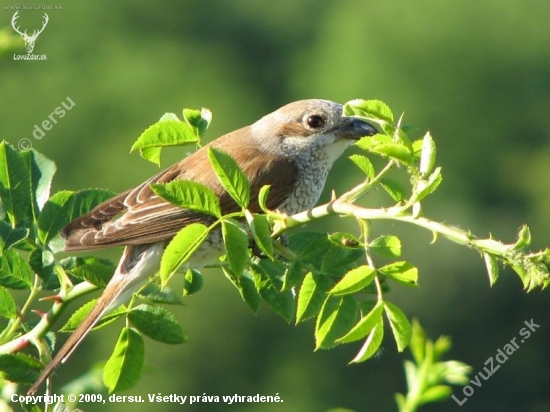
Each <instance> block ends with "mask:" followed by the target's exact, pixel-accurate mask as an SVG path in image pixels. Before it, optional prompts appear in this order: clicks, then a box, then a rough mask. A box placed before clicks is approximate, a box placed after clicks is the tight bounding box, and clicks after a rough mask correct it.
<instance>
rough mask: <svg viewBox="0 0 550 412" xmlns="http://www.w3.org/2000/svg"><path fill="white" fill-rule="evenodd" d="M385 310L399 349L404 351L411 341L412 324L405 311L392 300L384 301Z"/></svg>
mask: <svg viewBox="0 0 550 412" xmlns="http://www.w3.org/2000/svg"><path fill="white" fill-rule="evenodd" d="M384 311H385V312H386V316H387V317H388V320H389V321H390V326H391V329H392V332H393V337H394V338H395V343H397V350H398V351H399V352H402V351H403V350H404V349H405V348H406V347H407V345H408V344H409V342H410V341H411V331H412V328H411V324H410V322H409V320H408V319H407V316H405V314H404V313H403V311H402V310H401V309H399V308H398V307H397V306H395V305H394V304H393V303H391V302H385V303H384Z"/></svg>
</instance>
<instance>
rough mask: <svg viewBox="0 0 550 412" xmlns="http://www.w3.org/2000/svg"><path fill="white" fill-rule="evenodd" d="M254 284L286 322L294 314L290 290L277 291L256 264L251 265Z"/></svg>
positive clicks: (292, 297) (263, 297)
mask: <svg viewBox="0 0 550 412" xmlns="http://www.w3.org/2000/svg"><path fill="white" fill-rule="evenodd" d="M250 268H251V274H252V278H253V280H254V285H255V286H256V289H257V291H258V293H259V294H260V296H261V297H262V299H263V300H265V301H266V303H267V304H268V305H269V307H271V309H273V310H274V311H275V312H276V313H277V314H278V315H279V316H281V317H282V318H283V319H284V320H286V321H287V322H288V323H290V321H291V320H292V316H293V314H294V304H295V302H294V296H293V295H292V292H291V291H283V292H281V291H279V290H278V288H277V287H276V286H275V285H274V284H273V282H272V281H271V279H270V277H269V276H268V275H267V273H266V271H265V270H264V269H262V268H261V267H260V266H258V265H251V267H250Z"/></svg>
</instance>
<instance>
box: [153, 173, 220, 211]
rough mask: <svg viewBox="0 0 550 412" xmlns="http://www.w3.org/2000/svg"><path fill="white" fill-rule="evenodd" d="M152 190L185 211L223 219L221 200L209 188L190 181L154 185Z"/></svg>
mask: <svg viewBox="0 0 550 412" xmlns="http://www.w3.org/2000/svg"><path fill="white" fill-rule="evenodd" d="M151 189H152V190H153V192H155V193H156V194H157V195H159V196H160V197H162V198H163V199H165V200H167V201H169V202H170V203H172V204H174V205H176V206H179V207H181V208H184V209H189V210H193V211H196V212H200V213H206V214H208V215H212V216H215V217H221V215H222V212H221V207H220V200H219V198H218V197H217V196H216V195H215V193H214V192H213V191H212V190H211V189H210V188H209V187H207V186H205V185H203V184H202V183H199V182H193V181H190V180H174V181H172V182H169V183H165V184H153V185H151Z"/></svg>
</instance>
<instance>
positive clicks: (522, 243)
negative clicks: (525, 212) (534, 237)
mask: <svg viewBox="0 0 550 412" xmlns="http://www.w3.org/2000/svg"><path fill="white" fill-rule="evenodd" d="M530 244H531V231H530V230H529V226H527V225H522V226H521V227H520V228H519V231H518V235H517V240H516V243H514V245H513V246H512V249H513V250H517V251H521V250H525V249H526V248H527V246H529V245H530Z"/></svg>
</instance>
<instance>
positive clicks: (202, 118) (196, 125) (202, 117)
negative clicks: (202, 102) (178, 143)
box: [183, 108, 212, 136]
mask: <svg viewBox="0 0 550 412" xmlns="http://www.w3.org/2000/svg"><path fill="white" fill-rule="evenodd" d="M183 120H184V121H185V122H186V123H187V124H188V125H189V126H191V127H192V128H193V129H195V133H196V134H197V135H198V136H202V135H203V133H204V132H206V129H208V126H209V125H210V122H211V121H212V112H211V111H210V110H208V109H205V108H202V109H201V110H197V109H183Z"/></svg>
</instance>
